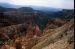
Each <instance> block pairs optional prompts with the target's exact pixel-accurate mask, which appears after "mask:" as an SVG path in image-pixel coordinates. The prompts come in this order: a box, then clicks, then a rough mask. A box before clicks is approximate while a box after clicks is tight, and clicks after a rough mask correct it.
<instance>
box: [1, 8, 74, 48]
mask: <svg viewBox="0 0 75 49" xmlns="http://www.w3.org/2000/svg"><path fill="white" fill-rule="evenodd" d="M2 9H3V8H2ZM20 9H21V10H20ZM20 9H18V10H20V11H17V10H13V11H6V12H4V11H3V12H2V11H1V12H0V49H73V48H74V47H73V46H74V45H73V44H74V35H73V34H74V16H73V13H72V11H68V10H67V11H65V10H63V11H61V13H60V12H57V14H56V13H53V14H52V15H50V14H49V13H47V12H45V13H44V12H42V11H35V12H34V10H33V9H32V8H28V7H27V8H20ZM28 9H30V10H28ZM23 10H25V11H26V12H25V11H23ZM27 11H28V12H27ZM64 12H66V15H67V16H66V15H65V14H64ZM54 14H55V15H56V16H57V17H55V18H50V16H51V17H52V16H54ZM64 15H65V16H64ZM58 16H64V17H65V18H61V17H58Z"/></svg>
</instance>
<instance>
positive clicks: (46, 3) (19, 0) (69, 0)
mask: <svg viewBox="0 0 75 49" xmlns="http://www.w3.org/2000/svg"><path fill="white" fill-rule="evenodd" d="M0 3H8V4H12V5H19V6H22V7H25V6H28V7H29V6H40V7H50V8H60V9H74V0H55V1H54V0H29V1H28V0H1V1H0Z"/></svg>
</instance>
